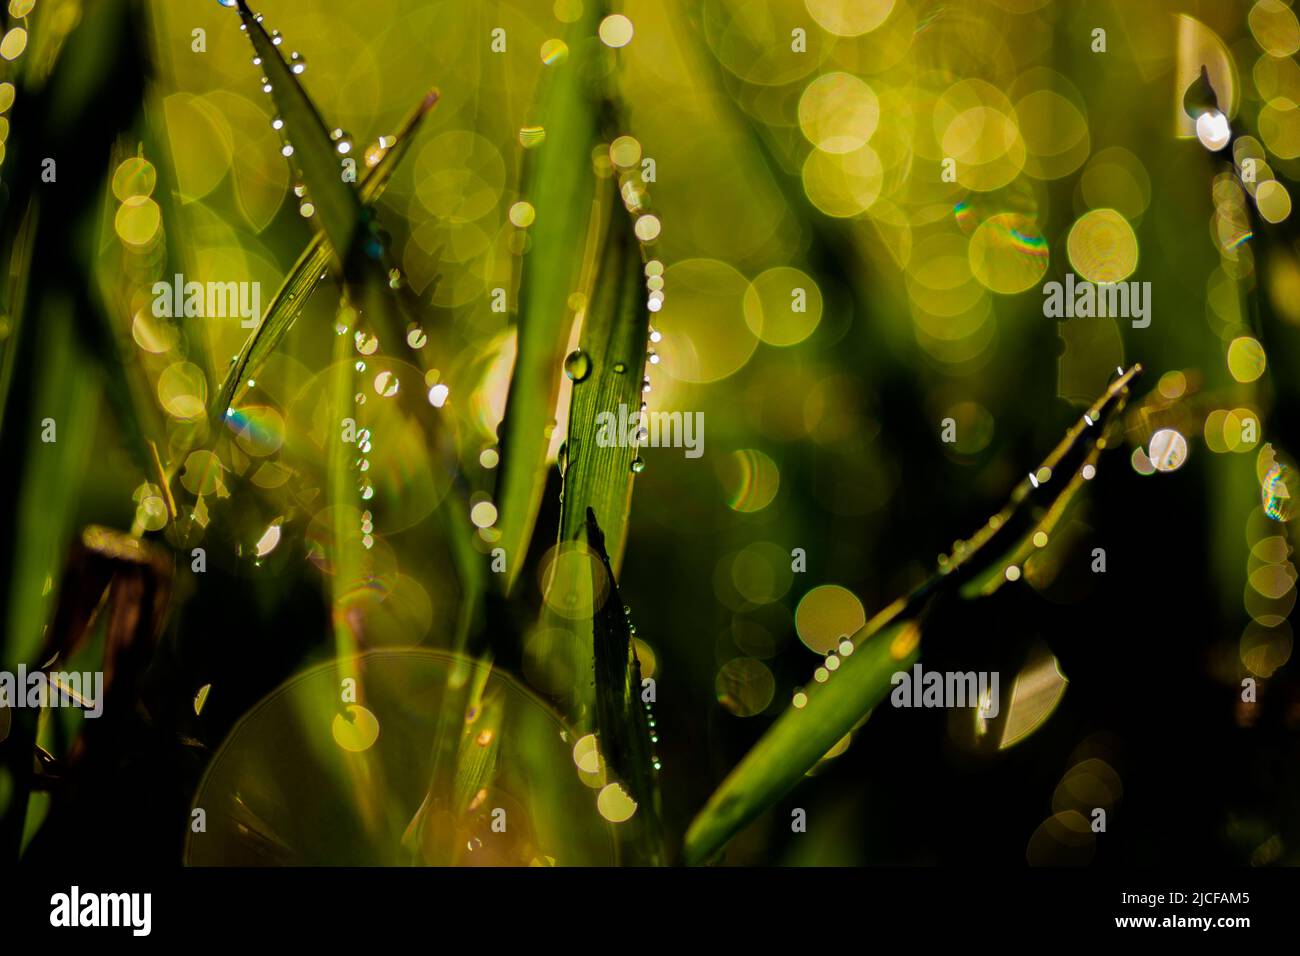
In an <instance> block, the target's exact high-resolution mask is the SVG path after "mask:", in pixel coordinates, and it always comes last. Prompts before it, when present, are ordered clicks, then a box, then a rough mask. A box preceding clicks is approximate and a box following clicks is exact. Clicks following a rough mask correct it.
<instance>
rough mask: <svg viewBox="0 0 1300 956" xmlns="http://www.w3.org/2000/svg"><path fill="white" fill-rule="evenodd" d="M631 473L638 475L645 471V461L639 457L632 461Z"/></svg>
mask: <svg viewBox="0 0 1300 956" xmlns="http://www.w3.org/2000/svg"><path fill="white" fill-rule="evenodd" d="M632 471H633V472H635V473H636V474H638V475H639V474H641V472H643V471H645V459H644V458H642V457H641V456H640V455H637V456H636V457H635V458H633V459H632Z"/></svg>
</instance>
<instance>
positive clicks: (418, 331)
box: [406, 326, 429, 349]
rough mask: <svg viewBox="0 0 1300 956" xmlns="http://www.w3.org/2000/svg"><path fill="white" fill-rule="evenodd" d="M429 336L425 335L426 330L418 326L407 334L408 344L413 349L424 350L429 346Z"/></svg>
mask: <svg viewBox="0 0 1300 956" xmlns="http://www.w3.org/2000/svg"><path fill="white" fill-rule="evenodd" d="M428 341H429V336H427V335H425V334H424V329H422V328H420V327H419V326H416V327H415V328H413V329H411V331H409V332H407V333H406V344H407V345H409V346H410V347H411V348H413V349H422V348H424V346H425V345H426V344H428Z"/></svg>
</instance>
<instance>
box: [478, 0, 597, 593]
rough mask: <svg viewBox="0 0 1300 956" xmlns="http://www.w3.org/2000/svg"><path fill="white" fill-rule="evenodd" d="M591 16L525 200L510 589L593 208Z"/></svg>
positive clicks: (506, 540) (592, 12) (579, 25)
mask: <svg viewBox="0 0 1300 956" xmlns="http://www.w3.org/2000/svg"><path fill="white" fill-rule="evenodd" d="M584 10H585V12H584V15H583V17H582V18H581V19H580V20H578V21H577V22H576V23H574V24H573V25H572V26H571V27H570V30H569V36H568V48H569V56H568V58H567V59H566V60H564V61H562V62H560V63H557V64H555V65H553V66H551V67H548V73H547V75H546V76H545V77H544V80H543V85H542V92H541V96H540V106H539V109H538V119H539V123H540V125H542V126H543V127H544V128H545V130H546V139H545V141H544V142H543V143H542V144H541V145H540V146H538V147H536V149H535V151H533V152H530V153H529V154H528V155H527V157H526V158H527V159H528V160H529V161H530V166H529V168H528V169H527V170H526V172H525V190H524V192H525V195H526V196H527V198H528V199H529V201H530V202H532V204H533V207H534V209H535V212H536V218H535V220H534V222H533V225H532V226H531V227H530V229H529V232H530V234H531V235H530V247H531V249H530V251H529V252H528V253H527V254H526V255H525V256H524V260H523V267H522V274H521V277H520V284H519V322H518V337H519V342H518V350H517V353H516V358H515V368H514V374H513V376H512V377H511V380H510V389H509V393H508V394H507V397H506V410H505V417H504V419H503V421H502V423H501V429H500V434H501V439H502V442H501V475H500V479H499V482H498V485H497V496H496V497H497V509H498V513H499V514H500V520H499V522H498V525H497V527H498V529H499V531H500V532H501V538H500V542H499V545H500V547H502V548H504V549H505V552H506V555H507V561H506V568H507V571H506V574H505V588H506V590H507V591H509V589H510V588H511V587H512V586H513V584H514V582H515V580H516V578H517V577H518V574H519V572H520V570H521V569H522V567H523V564H524V557H525V555H526V553H527V550H528V542H529V540H530V539H531V537H532V533H533V527H534V525H535V524H536V521H537V512H538V509H539V508H540V507H541V501H542V492H543V490H544V488H545V485H546V451H547V447H548V445H549V444H550V439H551V430H552V428H553V427H554V424H555V407H556V399H557V396H558V395H559V387H560V375H561V372H562V368H563V360H564V349H565V346H566V343H567V341H568V338H569V329H570V327H571V324H572V321H573V312H572V310H571V309H570V308H569V305H568V300H569V295H570V294H571V293H572V292H573V291H574V289H575V282H576V281H577V276H578V272H579V268H580V265H581V262H582V259H583V253H584V245H585V244H584V238H583V237H584V234H585V232H586V229H587V221H588V217H589V211H590V207H591V197H592V179H593V177H592V168H591V148H592V145H593V143H594V141H595V137H596V110H595V108H594V99H593V96H592V94H591V91H590V88H589V81H588V77H587V75H588V71H589V69H590V68H591V65H592V60H593V58H594V57H595V56H596V55H598V54H599V52H600V50H599V49H598V48H597V47H595V46H594V45H593V44H594V40H593V38H594V36H595V33H596V23H597V21H598V17H599V4H595V3H589V4H587V5H586V6H585V8H584Z"/></svg>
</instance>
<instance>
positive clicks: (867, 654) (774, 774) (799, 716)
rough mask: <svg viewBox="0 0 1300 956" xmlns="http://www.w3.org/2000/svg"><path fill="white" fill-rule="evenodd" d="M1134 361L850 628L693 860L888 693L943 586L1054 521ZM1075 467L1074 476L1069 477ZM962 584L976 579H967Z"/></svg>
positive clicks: (769, 738)
mask: <svg viewBox="0 0 1300 956" xmlns="http://www.w3.org/2000/svg"><path fill="white" fill-rule="evenodd" d="M1141 370H1142V367H1141V366H1140V365H1135V366H1133V367H1132V368H1131V369H1129V370H1128V371H1127V372H1124V373H1122V374H1121V375H1119V376H1118V377H1117V378H1116V379H1115V381H1114V382H1112V383H1111V385H1110V387H1109V388H1107V390H1106V392H1105V393H1104V394H1103V395H1102V396H1101V397H1100V398H1098V399H1097V401H1096V402H1095V403H1093V405H1092V407H1091V408H1090V409H1089V410H1088V411H1087V412H1085V413H1084V415H1083V417H1082V418H1080V419H1079V421H1078V422H1077V423H1076V424H1074V425H1073V426H1072V427H1071V428H1070V429H1069V430H1068V431H1067V432H1066V434H1065V437H1064V438H1062V439H1061V441H1060V443H1059V444H1057V446H1056V448H1054V449H1053V450H1052V452H1051V454H1049V455H1048V456H1047V458H1045V459H1044V460H1043V463H1042V465H1040V466H1039V467H1038V468H1036V469H1035V470H1034V471H1033V472H1031V473H1030V474H1029V475H1028V476H1026V477H1025V478H1024V479H1023V480H1022V481H1021V482H1020V483H1019V484H1018V485H1017V486H1016V487H1015V489H1014V490H1013V491H1012V493H1011V497H1010V499H1009V500H1008V502H1007V504H1006V506H1005V507H1004V508H1003V509H1002V510H1001V511H1000V512H998V513H997V514H996V515H994V517H993V518H992V519H990V520H989V522H988V523H987V524H986V525H985V526H984V527H983V528H981V529H980V530H979V531H978V532H977V533H976V534H974V535H973V536H972V537H971V538H970V539H969V540H968V541H966V542H961V543H959V544H958V546H957V547H956V548H955V549H954V553H953V556H952V559H951V560H950V561H949V562H948V563H946V564H942V565H941V569H940V571H939V573H937V574H936V575H934V576H933V577H931V578H930V579H929V580H928V581H926V582H925V583H924V584H922V585H921V586H920V587H918V588H917V589H916V590H914V591H913V592H912V593H911V594H909V595H907V596H906V597H904V598H900V599H898V600H897V601H895V602H894V603H893V604H891V605H890V606H889V607H887V608H886V609H885V610H883V611H881V612H880V613H879V614H877V615H876V616H875V617H874V618H872V619H871V620H870V621H868V622H867V623H866V625H865V626H864V627H862V629H861V630H859V631H858V633H857V634H855V635H853V638H852V641H853V645H854V649H853V651H852V652H851V653H850V654H849V655H847V656H844V657H842V658H841V660H842V662H843V663H842V664H841V666H840V668H839V670H838V671H837V672H836V673H835V674H834V676H833V677H832V678H831V679H830V680H829V681H827V682H826V683H824V684H821V685H818V686H815V687H813V688H811V689H810V690H809V691H808V693H807V695H806V696H807V702H806V704H805V705H804V706H803V707H792V708H791V709H790V710H788V711H786V713H785V714H783V715H782V716H781V717H780V718H778V719H777V721H776V722H775V723H774V724H773V725H772V726H771V727H770V728H769V729H768V731H767V733H765V734H764V735H763V737H762V738H761V739H760V740H759V741H758V743H757V744H755V745H754V747H753V748H752V749H751V750H750V751H749V753H748V754H746V755H745V757H744V758H743V759H742V760H741V762H740V763H739V764H738V765H737V766H736V767H735V769H734V770H732V772H731V773H730V774H728V775H727V778H726V779H725V780H724V781H723V782H722V784H721V786H719V787H718V789H717V790H716V791H714V793H713V795H712V796H711V797H710V798H709V801H708V803H707V804H706V805H705V807H704V809H703V810H701V811H700V813H699V814H698V815H697V816H696V818H695V820H694V821H693V822H692V823H691V825H690V828H689V829H688V830H687V832H686V845H685V857H686V862H687V863H688V864H699V863H703V862H705V861H707V860H709V859H710V858H712V857H713V856H714V855H715V854H716V853H717V852H718V851H719V850H721V849H722V847H723V846H725V845H726V843H727V841H728V840H730V839H731V838H732V837H733V836H735V835H736V833H738V832H739V831H740V829H741V828H742V827H744V826H745V825H746V824H747V823H749V822H750V821H751V820H753V819H754V818H755V817H757V816H758V815H759V814H760V813H762V812H763V811H764V810H766V809H767V808H768V807H770V806H771V805H772V804H773V803H775V802H776V801H777V800H779V799H780V798H781V797H782V796H783V795H784V794H785V793H787V792H788V791H789V790H790V789H791V788H792V787H794V786H795V784H797V783H798V782H799V781H800V780H801V779H802V778H803V776H804V774H805V773H807V771H808V770H810V769H812V767H813V766H815V765H816V763H817V761H818V760H819V759H821V757H822V756H823V755H825V753H826V752H827V751H828V750H830V748H831V747H832V746H833V745H834V744H835V743H836V742H837V741H838V740H840V739H841V738H843V736H844V735H845V734H847V733H848V732H849V731H850V730H852V728H853V727H854V726H855V725H856V724H857V723H858V722H859V721H860V720H862V719H863V718H864V717H866V716H867V715H868V714H869V713H870V711H871V709H872V708H873V707H875V706H876V704H877V703H879V701H880V700H881V699H882V698H883V697H884V695H885V693H886V691H887V690H888V687H889V683H890V676H891V675H892V674H893V673H894V672H895V671H897V670H906V669H907V668H908V667H910V666H911V663H912V661H913V660H915V658H916V654H917V650H918V647H919V643H920V627H919V624H918V622H919V620H920V619H921V618H922V617H923V616H924V614H925V609H926V608H927V607H928V606H929V604H930V601H931V600H932V599H933V598H934V597H936V596H937V595H938V594H939V593H940V592H943V591H952V590H958V589H960V593H962V594H963V595H967V596H973V595H975V594H978V593H986V592H987V591H988V590H989V589H990V586H989V585H988V584H987V583H980V582H988V581H990V580H991V579H992V578H993V577H996V576H998V575H1002V574H1003V572H1004V569H1005V568H1006V565H1005V564H1004V563H1002V561H1000V560H998V559H999V558H1003V557H1004V556H1006V555H1007V554H1008V553H1010V554H1012V555H1016V554H1018V553H1020V549H1021V548H1022V547H1023V546H1024V539H1025V538H1026V537H1027V536H1029V535H1031V534H1032V533H1033V532H1034V531H1035V530H1036V529H1037V528H1039V527H1041V526H1042V524H1041V523H1042V521H1043V520H1044V519H1042V518H1041V517H1040V514H1039V512H1040V511H1041V509H1043V508H1046V510H1047V518H1046V519H1045V520H1048V521H1053V522H1054V521H1055V520H1057V519H1058V518H1059V514H1060V509H1064V508H1065V507H1067V506H1068V503H1069V501H1070V500H1071V499H1073V498H1074V496H1075V495H1077V493H1078V491H1079V489H1080V488H1081V487H1082V485H1083V483H1084V480H1085V479H1083V477H1082V476H1081V474H1076V473H1079V472H1081V471H1082V470H1083V469H1084V468H1085V467H1086V466H1088V465H1095V462H1096V460H1097V455H1098V454H1099V453H1100V451H1101V450H1102V449H1104V448H1105V446H1106V437H1105V435H1106V431H1107V429H1108V428H1109V426H1110V425H1111V423H1112V422H1114V421H1116V420H1117V418H1118V416H1119V414H1120V412H1121V411H1122V410H1123V408H1124V403H1125V401H1126V399H1127V396H1128V386H1129V384H1130V383H1131V382H1132V381H1133V379H1135V378H1136V377H1137V376H1138V375H1139V374H1140V373H1141ZM1066 475H1070V476H1071V477H1070V478H1068V479H1067V478H1066V477H1064V476H1066ZM964 584H969V585H971V586H970V587H966V588H963V585H964Z"/></svg>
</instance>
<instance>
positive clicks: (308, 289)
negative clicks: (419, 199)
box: [208, 90, 438, 425]
mask: <svg viewBox="0 0 1300 956" xmlns="http://www.w3.org/2000/svg"><path fill="white" fill-rule="evenodd" d="M437 102H438V91H437V90H431V91H430V92H429V93H428V95H427V96H425V98H424V100H423V101H421V103H420V105H419V106H417V107H416V109H415V111H414V112H413V113H412V114H411V115H410V117H408V118H407V120H406V122H405V123H404V124H403V125H402V129H401V131H400V132H399V133H398V134H397V137H396V140H397V141H396V143H394V144H392V145H390V146H388V147H387V148H386V149H385V148H384V147H383V146H382V145H381V147H380V148H381V149H384V152H383V154H382V155H381V156H380V158H379V161H378V162H377V163H376V164H375V165H374V167H372V168H369V169H367V170H366V172H365V173H363V174H362V177H361V183H360V185H361V201H362V203H363V204H364V206H365V207H366V208H369V207H371V206H373V205H374V204H375V203H376V202H377V201H378V200H379V197H380V196H382V195H383V192H384V187H386V186H387V185H388V181H389V180H390V179H391V178H392V175H393V171H394V170H395V169H396V168H397V164H398V163H399V162H400V161H401V159H402V157H403V155H405V153H406V150H407V149H408V148H409V146H410V143H411V140H412V139H413V138H414V137H415V134H416V132H417V131H418V129H419V126H420V123H421V122H422V121H423V119H424V117H425V115H426V114H427V113H428V112H429V111H430V110H431V109H432V108H433V107H434V105H435V104H436V103H437ZM330 256H331V251H330V246H329V245H328V244H327V243H326V241H325V237H324V235H322V234H320V233H317V234H316V235H315V236H313V237H312V240H311V242H310V243H308V245H307V248H306V249H305V250H304V251H303V253H302V255H301V256H299V257H298V261H297V262H296V263H295V264H294V266H293V268H292V269H291V270H290V271H289V274H288V276H286V277H285V280H284V282H283V283H282V284H281V285H280V288H279V290H278V291H277V292H276V293H275V297H274V298H273V299H272V300H271V302H270V304H269V305H268V306H267V308H266V312H265V314H264V315H263V317H262V321H261V322H259V323H258V326H257V328H256V329H254V330H253V332H252V334H251V335H249V337H248V339H247V341H245V342H244V346H243V348H242V349H240V351H239V355H238V357H237V358H236V359H235V361H234V364H232V365H231V367H230V369H229V371H227V372H226V377H225V379H224V380H223V381H222V383H221V387H220V388H219V389H217V391H216V394H215V395H214V396H213V399H212V403H211V405H210V406H209V408H208V415H209V418H210V419H211V421H212V423H213V424H214V425H215V424H217V423H218V422H220V420H221V419H222V418H224V417H225V415H226V413H227V411H229V409H230V407H231V406H232V405H233V404H234V403H235V401H236V400H237V399H238V398H239V396H240V394H241V392H242V391H243V387H242V386H243V383H244V382H246V381H248V379H250V378H255V377H256V376H257V373H258V372H259V371H260V370H261V367H262V364H263V363H264V362H265V361H266V360H267V358H268V357H270V355H271V354H272V353H273V352H274V351H275V350H276V348H277V347H278V346H279V344H280V342H281V341H283V339H284V337H285V336H286V335H287V334H288V333H289V330H290V329H291V328H292V327H293V324H294V322H296V321H297V320H298V316H299V315H300V314H302V310H303V308H305V307H306V305H307V300H308V299H309V298H310V297H311V294H312V293H313V292H315V291H316V287H317V286H318V285H319V284H320V282H321V280H322V278H323V277H324V275H325V274H326V272H327V271H328V269H329V266H330Z"/></svg>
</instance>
